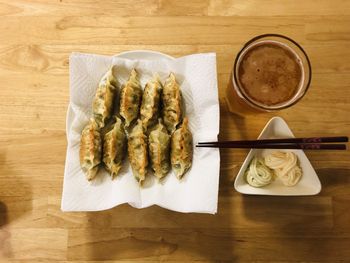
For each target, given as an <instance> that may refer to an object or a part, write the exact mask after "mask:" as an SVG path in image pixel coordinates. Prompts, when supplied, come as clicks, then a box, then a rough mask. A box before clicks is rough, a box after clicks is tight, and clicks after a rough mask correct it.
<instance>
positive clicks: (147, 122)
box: [140, 74, 162, 130]
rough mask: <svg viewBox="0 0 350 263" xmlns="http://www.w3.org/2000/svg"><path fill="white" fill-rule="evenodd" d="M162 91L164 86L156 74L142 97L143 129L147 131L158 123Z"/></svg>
mask: <svg viewBox="0 0 350 263" xmlns="http://www.w3.org/2000/svg"><path fill="white" fill-rule="evenodd" d="M161 91H162V84H161V83H160V80H159V76H158V75H157V74H156V75H154V76H153V79H152V80H151V81H149V82H148V83H147V84H146V86H145V90H144V91H143V95H142V103H141V110H140V115H141V120H142V123H143V127H144V128H145V129H146V130H147V129H148V128H149V127H151V126H153V125H154V124H156V123H157V119H158V116H159V110H160V109H159V102H160V93H161Z"/></svg>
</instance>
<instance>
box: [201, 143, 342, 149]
mask: <svg viewBox="0 0 350 263" xmlns="http://www.w3.org/2000/svg"><path fill="white" fill-rule="evenodd" d="M196 147H208V148H236V149H238V148H242V149H246V148H251V149H301V150H346V144H318V143H282V144H237V143H234V144H229V143H226V144H220V143H218V144H213V143H210V144H198V145H196Z"/></svg>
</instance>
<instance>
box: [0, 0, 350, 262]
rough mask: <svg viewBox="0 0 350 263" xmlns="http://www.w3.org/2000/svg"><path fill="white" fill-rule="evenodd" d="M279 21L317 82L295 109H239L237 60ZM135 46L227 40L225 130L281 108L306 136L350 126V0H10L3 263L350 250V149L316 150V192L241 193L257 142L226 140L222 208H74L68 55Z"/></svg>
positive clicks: (229, 133) (170, 48)
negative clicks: (231, 87)
mask: <svg viewBox="0 0 350 263" xmlns="http://www.w3.org/2000/svg"><path fill="white" fill-rule="evenodd" d="M45 2H47V3H45ZM271 32H273V33H280V34H285V35H288V36H290V37H291V38H293V39H295V40H296V41H298V42H299V43H301V44H302V46H303V47H304V48H305V50H306V51H307V53H308V54H309V56H310V59H311V62H312V67H313V79H312V85H311V88H310V90H309V92H308V94H307V96H306V97H305V98H304V99H303V100H302V101H301V102H300V103H299V104H297V105H296V106H294V107H292V108H291V109H288V110H284V111H282V112H280V113H276V114H261V115H255V116H249V117H246V118H237V117H235V116H234V115H232V114H230V113H229V112H228V111H227V106H226V104H225V100H224V89H225V86H226V84H227V82H228V78H229V73H230V70H231V67H232V63H233V59H234V57H235V54H236V53H237V52H238V50H239V49H240V48H241V46H242V45H243V43H244V42H245V41H247V40H249V39H250V38H252V37H253V36H255V35H258V34H262V33H271ZM135 49H151V50H157V51H161V52H165V53H167V54H170V55H172V56H176V57H178V56H183V55H186V54H191V53H198V52H216V53H217V69H218V79H219V94H220V108H221V131H220V139H232V138H235V139H242V138H251V139H253V138H256V137H257V135H258V134H259V132H260V130H261V129H262V127H263V126H264V125H265V123H266V122H267V120H268V119H269V118H271V117H272V116H275V115H279V116H281V117H283V118H285V119H286V120H287V122H288V123H289V125H290V127H291V128H292V130H293V131H294V133H295V134H296V135H297V136H310V135H322V136H333V135H349V130H350V74H349V73H350V2H349V1H341V0H333V1H329V0H320V1H311V0H309V1H301V0H300V1H295V0H287V1H283V2H282V1H277V0H266V1H257V0H237V1H225V0H221V1H215V0H204V1H201V0H192V1H190V0H180V1H163V0H141V1H135V2H133V3H131V1H125V0H119V1H114V0H107V1H103V3H102V1H101V2H100V3H95V1H79V0H59V1H45V0H35V1H34V0H32V1H24V0H11V1H7V0H0V261H1V262H3V261H4V259H9V260H10V261H11V262H22V261H26V262H27V261H28V262H38V260H39V259H40V260H47V261H48V262H53V261H55V260H60V261H64V262H76V261H79V262H84V261H88V260H95V261H102V260H125V261H127V260H134V261H139V262H144V261H149V260H151V261H152V260H164V261H182V262H185V261H193V260H198V261H203V262H209V261H214V260H217V261H230V262H232V261H243V262H244V261H245V262H248V261H261V262H271V261H278V262H296V261H315V262H318V261H328V262H336V261H342V260H343V261H346V262H349V261H350V173H349V171H350V170H349V169H350V159H349V157H350V153H349V151H347V152H335V151H325V152H307V156H308V157H309V159H310V160H311V162H312V164H313V165H314V167H315V168H316V170H317V173H318V175H319V177H320V180H321V182H322V185H323V189H322V192H321V193H320V194H319V195H317V196H312V197H290V198H288V197H285V198H283V197H261V196H242V195H241V194H238V193H237V192H235V190H234V188H233V181H234V178H235V176H236V174H237V171H238V169H239V168H240V165H241V164H242V161H243V159H244V158H245V155H246V153H247V151H245V150H222V151H221V158H222V161H221V175H220V192H219V208H218V214H217V215H215V216H213V215H205V214H181V213H175V212H171V211H167V210H164V209H162V208H159V207H151V208H148V209H143V210H137V209H134V208H131V207H130V206H128V205H122V206H119V207H116V208H114V209H111V210H108V211H103V212H94V213H63V212H61V210H60V201H61V192H62V181H63V169H64V161H65V151H66V134H65V116H66V110H67V105H68V100H69V70H68V69H69V65H68V57H69V54H70V53H71V52H72V51H80V52H90V53H97V54H107V55H112V54H116V53H119V52H121V51H126V50H135ZM1 258H3V259H1Z"/></svg>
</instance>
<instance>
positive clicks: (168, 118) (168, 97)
mask: <svg viewBox="0 0 350 263" xmlns="http://www.w3.org/2000/svg"><path fill="white" fill-rule="evenodd" d="M162 103H163V111H162V113H163V120H164V125H165V126H166V128H167V129H168V131H169V132H170V134H172V133H173V132H174V131H175V130H176V126H177V125H178V124H179V123H180V122H181V114H182V109H181V106H182V105H181V92H180V87H179V85H178V84H177V82H176V79H175V75H174V74H173V73H170V75H169V77H168V78H167V79H166V81H165V84H164V88H163V93H162Z"/></svg>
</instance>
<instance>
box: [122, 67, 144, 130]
mask: <svg viewBox="0 0 350 263" xmlns="http://www.w3.org/2000/svg"><path fill="white" fill-rule="evenodd" d="M141 97H142V88H141V84H140V81H139V77H138V75H137V71H136V70H135V69H133V70H132V71H131V73H130V77H129V80H128V81H127V82H126V83H125V85H123V87H122V89H121V91H120V116H122V117H123V119H124V121H125V126H126V127H129V126H130V124H131V122H132V121H133V120H135V119H136V118H137V116H138V114H139V109H140V104H141Z"/></svg>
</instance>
